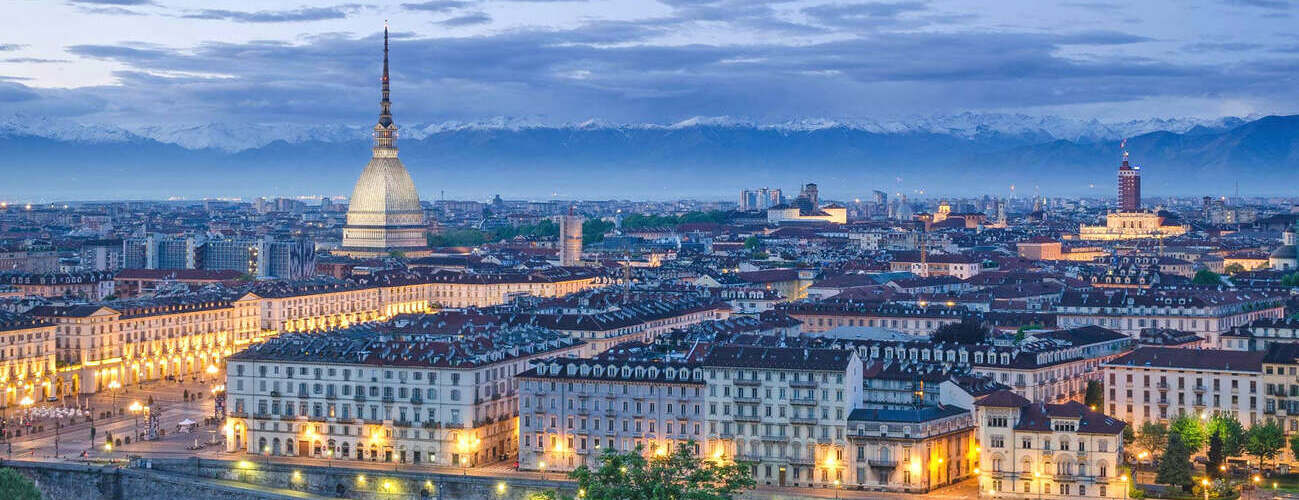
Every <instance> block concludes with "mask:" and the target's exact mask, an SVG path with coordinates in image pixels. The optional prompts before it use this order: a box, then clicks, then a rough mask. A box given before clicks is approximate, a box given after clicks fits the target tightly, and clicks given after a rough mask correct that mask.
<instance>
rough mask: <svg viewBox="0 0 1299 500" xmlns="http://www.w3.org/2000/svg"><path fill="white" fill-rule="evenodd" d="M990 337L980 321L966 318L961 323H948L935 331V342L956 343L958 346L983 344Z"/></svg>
mask: <svg viewBox="0 0 1299 500" xmlns="http://www.w3.org/2000/svg"><path fill="white" fill-rule="evenodd" d="M987 337H988V329H987V328H984V327H983V325H980V324H979V322H978V321H976V320H973V319H970V318H965V319H962V320H961V322H960V323H948V324H946V325H943V326H940V327H938V329H937V330H934V334H933V336H932V339H931V340H933V341H934V342H955V343H958V344H981V343H983V341H984V339H986V338H987Z"/></svg>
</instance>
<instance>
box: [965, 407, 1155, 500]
mask: <svg viewBox="0 0 1299 500" xmlns="http://www.w3.org/2000/svg"><path fill="white" fill-rule="evenodd" d="M974 405H975V417H974V418H975V422H976V425H977V427H978V440H979V448H978V449H979V470H980V474H979V486H978V487H979V496H980V497H982V498H999V497H1000V498H1007V497H1009V498H1042V499H1044V500H1046V499H1051V500H1054V499H1073V498H1126V497H1127V488H1128V480H1129V479H1131V478H1129V477H1126V476H1124V475H1122V473H1121V472H1120V469H1119V466H1120V465H1121V464H1122V460H1123V446H1124V443H1123V429H1124V427H1126V426H1127V424H1126V423H1125V422H1123V421H1121V420H1119V419H1117V418H1114V417H1110V416H1108V415H1105V414H1103V413H1100V412H1096V411H1092V410H1090V409H1088V408H1087V407H1086V406H1085V405H1083V404H1082V403H1079V402H1077V401H1070V402H1067V403H1064V404H1044V403H1032V402H1029V401H1028V400H1027V399H1024V398H1022V397H1020V396H1018V395H1016V394H1014V393H1012V392H1010V391H1001V392H996V393H993V394H990V395H988V396H986V397H984V398H982V399H980V400H979V401H977V402H975V404H974Z"/></svg>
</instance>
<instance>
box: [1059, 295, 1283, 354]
mask: <svg viewBox="0 0 1299 500" xmlns="http://www.w3.org/2000/svg"><path fill="white" fill-rule="evenodd" d="M1285 300H1286V295H1285V294H1281V293H1275V292H1261V291H1256V290H1250V291H1240V290H1217V289H1212V290H1208V289H1185V290H1182V289H1158V290H1132V289H1105V290H1083V291H1066V292H1065V293H1064V295H1063V297H1061V299H1060V304H1059V306H1057V307H1056V314H1057V316H1056V321H1057V325H1058V326H1060V327H1061V328H1074V327H1079V326H1086V325H1096V326H1101V327H1105V328H1109V329H1111V330H1115V331H1119V332H1122V333H1123V334H1125V335H1128V336H1131V337H1137V336H1139V335H1140V333H1141V330H1142V329H1144V328H1173V329H1177V330H1182V331H1189V332H1193V333H1195V334H1196V335H1199V336H1201V337H1204V338H1205V340H1206V341H1207V343H1208V344H1209V345H1210V346H1213V347H1220V346H1222V345H1223V344H1222V342H1221V337H1222V334H1224V333H1226V332H1229V331H1231V329H1232V328H1234V327H1237V326H1243V325H1248V324H1249V323H1251V322H1253V321H1255V320H1258V319H1263V318H1281V317H1283V316H1284V315H1285Z"/></svg>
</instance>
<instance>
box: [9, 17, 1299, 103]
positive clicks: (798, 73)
mask: <svg viewBox="0 0 1299 500" xmlns="http://www.w3.org/2000/svg"><path fill="white" fill-rule="evenodd" d="M0 11H2V12H4V15H3V16H0V117H3V116H5V115H17V116H25V117H51V118H62V119H70V120H75V121H80V122H83V123H114V124H120V125H127V126H139V125H142V124H157V125H162V126H166V125H168V124H174V123H201V122H210V121H221V122H235V123H238V122H250V123H253V122H255V123H348V124H357V123H360V124H364V123H368V122H369V121H371V120H372V119H373V116H374V114H375V110H376V108H377V105H376V103H375V101H376V100H377V93H378V89H377V87H378V80H379V76H378V73H379V67H380V54H381V37H382V30H383V23H384V20H385V19H387V20H389V22H390V24H391V27H392V31H393V36H394V41H393V53H392V64H393V98H394V101H395V103H396V104H395V114H396V116H397V119H398V121H399V122H401V121H405V122H407V123H411V122H421V123H430V122H440V121H449V120H466V121H467V120H484V119H491V118H495V117H518V118H527V119H531V120H539V121H544V122H572V121H583V120H587V119H600V120H607V121H613V122H656V123H670V122H674V121H677V120H682V119H686V118H689V117H692V116H732V117H739V118H746V119H750V120H755V121H759V122H766V121H784V120H791V119H804V118H833V119H843V118H849V119H851V118H868V119H897V118H908V117H916V116H927V115H934V114H952V113H959V112H965V111H975V112H985V111H996V112H1023V113H1028V114H1037V115H1045V114H1051V115H1060V116H1067V117H1074V118H1093V117H1094V118H1100V119H1102V120H1126V119H1140V118H1151V117H1206V118H1207V117H1218V116H1228V115H1230V116H1243V115H1251V114H1272V113H1294V112H1297V111H1299V95H1297V94H1299V85H1296V84H1297V83H1299V82H1296V79H1297V78H1296V75H1299V32H1296V31H1295V30H1294V26H1295V25H1296V24H1299V19H1296V18H1295V15H1296V14H1299V6H1294V7H1292V6H1291V5H1290V3H1289V2H1287V1H1285V0H1234V1H1232V0H1226V1H1223V0H1215V1H1207V0H1206V1H1186V0H1174V1H1156V0H1142V1H1136V2H1131V1H1129V2H1110V1H1103V0H1102V1H1088V0H1079V1H1071V2H1058V3H1057V2H1045V1H1042V0H1035V1H1022V2H1021V1H1006V0H1001V1H993V2H986V1H981V2H974V1H966V2H949V1H938V0H936V1H925V0H898V1H888V2H854V1H850V0H843V1H830V2H825V1H819V0H810V1H762V0H659V1H653V0H590V1H564V0H550V1H519V0H514V1H478V0H406V1H394V2H367V1H364V0H357V1H356V2H355V3H339V2H306V1H301V2H287V3H281V2H265V1H258V2H254V1H235V0H223V1H220V2H212V1H210V0H206V1H189V0H74V1H55V0H0Z"/></svg>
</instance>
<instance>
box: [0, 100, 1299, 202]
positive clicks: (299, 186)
mask: <svg viewBox="0 0 1299 500" xmlns="http://www.w3.org/2000/svg"><path fill="white" fill-rule="evenodd" d="M401 125H402V124H401V123H399V126H401ZM1124 137H1127V138H1129V139H1128V148H1129V150H1130V151H1131V154H1132V159H1133V160H1134V162H1135V163H1137V164H1138V165H1141V166H1142V168H1143V184H1144V187H1145V191H1146V192H1147V193H1150V194H1154V195H1158V194H1188V195H1189V194H1194V195H1199V194H1230V193H1231V192H1233V191H1234V189H1235V187H1234V184H1235V183H1237V182H1238V183H1239V186H1240V191H1241V192H1242V193H1243V194H1285V193H1290V194H1293V187H1294V186H1296V185H1299V115H1296V116H1267V117H1250V118H1221V119H1216V120H1193V119H1168V120H1142V121H1131V122H1122V123H1103V122H1099V121H1094V120H1093V121H1081V120H1071V119H1064V118H1058V117H1030V116H1024V115H1006V114H973V113H966V114H958V115H950V116H939V117H932V118H925V119H917V120H911V121H895V122H881V121H871V120H801V121H795V122H785V123H778V124H757V123H751V122H746V121H743V120H736V119H730V118H725V117H721V118H695V119H691V120H686V121H682V122H679V123H675V124H670V125H655V124H611V123H604V122H599V121H589V122H584V123H574V124H563V125H548V124H543V123H539V122H533V121H529V120H525V119H497V120H492V121H485V122H476V123H460V122H449V123H440V124H410V125H405V126H403V128H402V136H401V138H400V140H399V141H398V146H399V147H400V149H401V157H402V159H403V161H404V162H405V163H406V165H407V167H408V168H409V169H410V171H411V174H412V176H413V177H414V178H415V182H416V185H417V186H418V188H419V189H420V194H421V197H422V198H423V199H425V200H430V199H436V198H438V197H439V196H441V195H442V194H441V192H442V191H445V196H446V197H447V198H449V199H480V198H485V197H488V196H491V195H492V194H495V193H501V194H502V195H503V196H506V197H507V198H508V197H518V198H531V199H547V198H550V197H552V196H555V197H560V198H591V199H597V198H606V199H607V198H649V199H677V198H682V197H696V198H703V199H708V198H711V199H732V198H734V197H735V193H737V192H738V190H739V189H740V188H742V187H754V186H772V187H783V188H786V189H790V190H793V189H794V188H795V186H796V185H797V184H799V183H802V182H818V183H819V184H820V185H821V186H822V192H823V193H825V196H826V197H828V198H836V197H838V198H841V199H849V198H853V197H862V196H866V195H868V194H869V192H870V191H871V190H873V189H880V190H884V191H888V192H890V193H894V192H904V193H909V194H910V195H911V196H913V197H914V196H917V195H918V194H919V191H921V190H923V191H924V192H925V193H926V194H948V193H950V194H984V193H988V194H1002V195H1009V194H1010V188H1009V187H1010V186H1011V185H1012V184H1013V185H1015V186H1016V190H1015V193H1016V194H1018V195H1020V196H1025V195H1031V194H1033V193H1034V192H1035V191H1036V192H1040V193H1042V194H1045V195H1048V196H1050V195H1096V196H1112V195H1113V184H1114V169H1115V167H1116V165H1117V162H1118V161H1119V149H1118V143H1119V140H1121V139H1122V138H1124ZM368 157H369V127H368V126H359V125H358V126H343V125H320V126H297V125H279V124H267V125H257V126H241V125H230V124H219V123H213V124H201V125H193V126H179V127H171V126H140V127H128V128H121V127H111V126H96V125H80V124H72V123H57V122H50V121H46V120H42V119H38V118H33V117H24V116H14V117H11V118H8V119H3V120H0V172H4V177H5V179H6V181H5V182H3V183H0V200H22V201H55V200H73V199H134V198H150V199H158V198H166V197H172V196H177V197H186V198H201V197H215V196H242V197H250V196H258V195H279V196H297V195H344V196H346V195H349V194H350V191H351V187H352V183H353V182H355V179H356V177H357V175H358V174H359V173H360V170H361V168H362V167H364V165H365V162H366V161H367V159H368Z"/></svg>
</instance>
